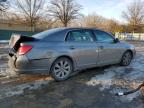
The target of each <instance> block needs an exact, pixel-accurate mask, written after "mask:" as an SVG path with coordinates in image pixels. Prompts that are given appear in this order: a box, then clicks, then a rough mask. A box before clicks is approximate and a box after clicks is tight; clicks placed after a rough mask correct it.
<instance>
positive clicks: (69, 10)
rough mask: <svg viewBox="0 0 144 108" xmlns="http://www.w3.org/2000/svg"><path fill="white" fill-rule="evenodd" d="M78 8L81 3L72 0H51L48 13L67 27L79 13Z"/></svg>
mask: <svg viewBox="0 0 144 108" xmlns="http://www.w3.org/2000/svg"><path fill="white" fill-rule="evenodd" d="M80 9H81V5H79V4H78V3H76V2H75V1H74V0H51V2H50V6H49V8H48V14H49V15H50V16H52V17H53V18H54V19H55V20H59V21H61V23H62V24H63V26H65V27H67V26H68V24H69V23H70V22H71V21H72V20H74V19H77V17H78V16H79V15H80V13H79V11H80Z"/></svg>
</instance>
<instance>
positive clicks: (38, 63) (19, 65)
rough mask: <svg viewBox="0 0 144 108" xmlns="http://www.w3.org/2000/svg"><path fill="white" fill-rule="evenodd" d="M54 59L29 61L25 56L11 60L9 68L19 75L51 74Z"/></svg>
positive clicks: (11, 58) (13, 57) (14, 57)
mask: <svg viewBox="0 0 144 108" xmlns="http://www.w3.org/2000/svg"><path fill="white" fill-rule="evenodd" d="M53 60H54V59H35V60H29V59H28V58H27V57H26V56H25V55H22V56H18V57H16V56H12V57H10V58H9V66H10V67H11V69H13V70H14V71H15V72H17V73H19V74H49V71H50V67H51V65H52V63H53Z"/></svg>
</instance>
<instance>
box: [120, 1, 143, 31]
mask: <svg viewBox="0 0 144 108" xmlns="http://www.w3.org/2000/svg"><path fill="white" fill-rule="evenodd" d="M143 4H144V1H141V0H137V1H136V0H135V1H134V2H132V3H131V4H130V5H129V6H128V7H127V10H126V11H123V13H122V16H123V18H125V19H126V20H127V21H128V23H129V25H130V26H132V28H133V32H134V31H135V30H136V29H137V26H138V25H140V24H142V23H143V21H144V5H143Z"/></svg>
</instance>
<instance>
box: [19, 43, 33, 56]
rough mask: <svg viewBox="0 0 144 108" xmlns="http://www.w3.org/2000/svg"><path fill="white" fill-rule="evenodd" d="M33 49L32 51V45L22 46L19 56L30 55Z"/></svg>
mask: <svg viewBox="0 0 144 108" xmlns="http://www.w3.org/2000/svg"><path fill="white" fill-rule="evenodd" d="M31 49H32V46H31V45H22V46H20V48H19V50H18V54H19V55H24V54H26V53H28V52H29V51H30V50H31Z"/></svg>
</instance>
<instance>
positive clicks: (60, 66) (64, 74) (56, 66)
mask: <svg viewBox="0 0 144 108" xmlns="http://www.w3.org/2000/svg"><path fill="white" fill-rule="evenodd" d="M72 72H73V65H72V62H71V60H70V59H68V58H66V57H61V58H58V59H57V60H56V61H55V62H54V63H53V65H52V67H51V72H50V74H51V76H52V77H53V78H54V79H55V80H56V81H63V80H66V79H68V78H69V77H70V74H71V73H72Z"/></svg>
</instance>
